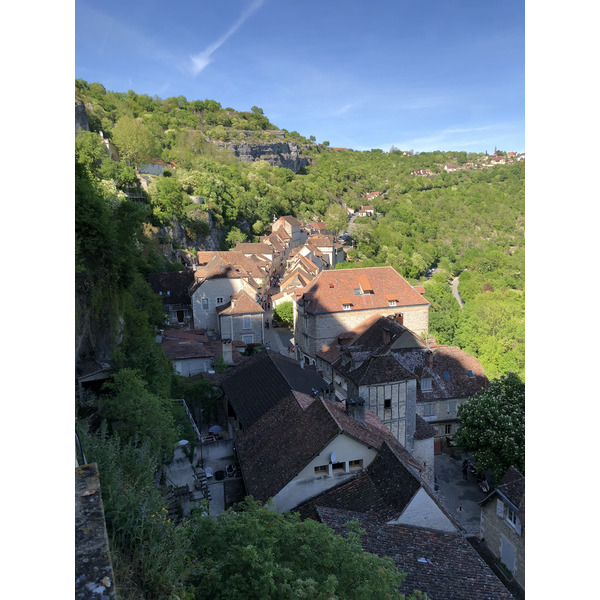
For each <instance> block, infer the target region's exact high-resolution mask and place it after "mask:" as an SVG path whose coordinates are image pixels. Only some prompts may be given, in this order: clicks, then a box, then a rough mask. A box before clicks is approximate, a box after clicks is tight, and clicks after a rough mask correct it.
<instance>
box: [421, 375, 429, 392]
mask: <svg viewBox="0 0 600 600" xmlns="http://www.w3.org/2000/svg"><path fill="white" fill-rule="evenodd" d="M421 391H422V392H430V391H431V377H423V378H422V379H421Z"/></svg>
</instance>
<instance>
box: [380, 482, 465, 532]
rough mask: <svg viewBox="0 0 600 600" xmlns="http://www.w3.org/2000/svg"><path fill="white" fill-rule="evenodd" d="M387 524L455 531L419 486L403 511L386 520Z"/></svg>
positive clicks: (448, 520) (450, 522)
mask: <svg viewBox="0 0 600 600" xmlns="http://www.w3.org/2000/svg"><path fill="white" fill-rule="evenodd" d="M388 524H390V525H415V526H416V527H425V528H427V529H435V530H437V531H457V529H456V527H455V526H454V525H453V524H452V521H450V519H449V518H448V517H447V516H446V515H445V514H444V513H443V512H442V510H441V509H440V507H439V506H438V505H437V504H436V503H435V502H434V501H433V499H432V498H431V496H430V495H429V494H428V493H427V492H426V491H425V490H424V489H423V488H419V490H418V492H417V493H416V494H415V495H414V497H413V499H412V500H411V501H410V503H409V505H408V506H407V507H406V508H405V510H404V512H403V513H402V514H401V515H400V516H399V517H398V518H397V519H393V520H391V521H388Z"/></svg>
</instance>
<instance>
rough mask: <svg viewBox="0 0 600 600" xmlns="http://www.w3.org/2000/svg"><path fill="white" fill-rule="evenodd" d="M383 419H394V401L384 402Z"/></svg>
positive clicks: (389, 399) (388, 399) (387, 400)
mask: <svg viewBox="0 0 600 600" xmlns="http://www.w3.org/2000/svg"><path fill="white" fill-rule="evenodd" d="M383 418H384V419H391V418H392V399H391V398H386V399H385V400H384V401H383Z"/></svg>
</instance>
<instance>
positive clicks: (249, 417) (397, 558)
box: [76, 139, 525, 600]
mask: <svg viewBox="0 0 600 600" xmlns="http://www.w3.org/2000/svg"><path fill="white" fill-rule="evenodd" d="M103 144H104V146H105V147H106V149H107V151H108V152H109V154H110V153H113V154H114V155H115V158H118V155H117V154H116V149H115V148H113V147H112V146H111V143H110V142H109V140H108V139H103ZM331 150H333V151H343V150H344V149H331ZM524 158H525V155H524V154H520V155H517V154H515V153H511V152H509V153H496V152H495V153H494V155H493V156H487V155H486V156H483V157H479V158H478V159H477V160H475V161H473V162H469V161H468V162H466V163H464V164H461V165H458V164H444V165H440V166H439V168H436V169H435V171H436V172H434V171H433V170H432V169H420V170H418V171H414V172H413V173H412V175H414V176H422V177H429V176H431V177H433V176H435V175H437V174H438V172H437V171H439V173H444V172H445V173H452V172H455V171H457V170H469V169H479V168H487V167H492V166H495V165H497V164H510V163H511V162H515V161H523V160H524ZM177 168H178V166H177V164H176V163H175V162H172V161H170V162H164V161H162V160H160V159H153V160H149V161H148V162H147V163H145V164H141V165H140V166H139V168H138V169H137V170H136V176H137V179H138V180H139V182H140V185H139V186H137V185H136V186H133V187H131V188H129V189H128V190H127V192H126V193H125V194H124V196H125V197H126V198H127V199H129V200H132V201H133V202H138V201H139V200H140V198H142V197H143V196H144V192H143V191H142V190H147V189H148V184H149V182H150V181H151V180H152V177H155V176H160V175H162V174H164V172H165V171H167V172H169V171H175V170H177ZM420 181H421V182H423V181H424V180H420ZM386 183H387V182H386ZM380 190H381V191H369V192H366V193H365V194H364V198H363V203H362V205H361V206H360V208H358V209H356V210H354V209H352V208H350V207H348V206H347V205H346V204H345V203H343V202H340V205H341V206H342V207H343V208H344V210H345V212H346V214H347V216H348V225H347V228H346V230H345V231H343V232H339V231H338V232H337V234H336V232H333V231H330V230H329V229H328V228H327V225H326V224H325V222H323V221H320V220H312V221H309V220H301V219H299V218H297V217H295V216H292V215H285V216H280V217H278V218H277V217H275V216H274V218H273V221H272V222H271V223H270V224H269V227H268V229H269V230H270V231H268V232H265V235H260V236H257V237H256V238H254V239H255V240H257V241H254V242H238V243H236V244H235V245H234V246H233V247H232V248H231V249H230V250H210V249H201V250H195V251H193V252H192V251H190V249H189V248H188V249H187V250H186V251H182V250H177V251H176V252H175V256H176V257H177V259H178V260H179V262H180V263H181V264H180V265H178V266H179V267H182V270H177V271H173V270H171V271H162V272H154V273H149V274H148V275H147V277H146V280H147V283H148V284H149V286H150V288H151V290H152V293H153V294H154V296H155V297H156V298H159V299H160V300H161V302H162V307H163V309H164V314H165V321H164V324H163V327H162V328H161V329H159V330H158V331H157V335H156V344H157V345H158V346H159V347H160V349H161V350H162V353H163V355H164V357H165V358H166V359H167V360H168V361H170V363H171V364H172V366H173V369H174V371H175V372H176V373H177V374H178V375H180V376H181V377H184V378H187V379H189V380H190V381H194V382H198V381H200V382H203V383H206V384H207V386H208V387H210V389H211V390H212V393H213V399H214V403H213V404H212V405H211V406H210V408H206V407H205V408H200V406H191V405H190V406H188V404H187V403H186V402H185V400H183V399H178V400H176V403H177V404H178V406H181V407H182V409H183V410H184V411H185V415H186V418H187V420H188V421H189V424H190V427H191V431H193V438H191V439H182V440H180V442H179V443H178V444H177V446H176V448H175V451H174V457H173V460H172V462H171V463H170V464H169V465H167V466H166V467H165V469H164V472H163V477H162V479H161V483H162V484H163V485H164V486H165V489H166V490H167V491H166V494H165V496H164V502H165V504H166V505H167V506H168V518H169V519H170V520H173V521H177V520H181V519H182V518H183V517H185V516H188V515H189V514H190V513H191V511H192V510H193V509H194V508H199V507H200V509H201V510H203V511H205V514H206V515H207V516H208V515H210V516H211V517H212V518H215V519H216V518H217V517H218V515H219V514H221V513H223V512H224V511H226V510H227V509H229V508H235V507H236V506H237V505H238V504H239V503H241V502H242V501H243V499H244V498H245V497H246V496H248V495H249V496H252V497H253V498H254V499H255V500H258V501H260V502H263V503H270V504H269V505H270V507H271V508H272V510H274V511H278V512H280V513H288V512H297V513H299V514H300V515H301V517H302V519H313V520H316V521H319V522H321V523H324V524H326V525H327V526H329V527H330V528H331V529H333V530H334V531H335V532H336V533H338V534H340V535H342V534H344V533H346V532H347V523H348V521H351V520H354V521H357V522H358V523H360V526H361V528H362V529H363V530H364V532H365V533H364V535H363V537H362V547H363V549H364V550H365V551H367V552H373V553H375V554H377V555H379V556H388V557H390V558H391V559H392V560H393V562H394V564H395V565H396V567H397V568H398V569H399V570H400V571H403V572H405V573H406V574H407V578H406V580H405V582H404V584H403V586H402V588H401V592H402V593H404V594H407V595H408V594H410V593H411V592H412V591H413V590H414V589H418V590H421V591H422V592H424V593H427V594H428V597H430V598H433V599H435V600H441V599H444V598H448V600H450V599H451V598H457V597H460V598H469V599H473V600H475V599H477V600H479V599H481V600H484V599H488V598H494V599H496V598H497V599H500V598H513V597H517V598H522V597H524V581H525V566H524V536H525V529H524V523H525V509H524V485H525V484H524V476H523V475H522V474H521V473H519V472H518V471H517V470H516V469H515V468H511V469H510V470H509V471H508V472H507V473H506V474H505V475H504V477H503V478H502V479H501V480H500V481H495V482H494V481H492V480H491V477H490V474H489V473H485V474H483V473H476V472H475V470H474V465H473V464H472V463H471V462H470V461H471V459H472V457H471V456H469V455H467V454H461V453H460V452H459V451H458V449H457V448H456V444H455V443H454V441H453V436H454V434H456V432H457V429H458V426H459V419H458V409H459V407H460V406H461V405H462V404H464V403H465V402H467V401H468V400H469V399H470V398H472V397H474V396H476V395H477V394H478V393H480V392H482V391H484V390H486V389H487V388H488V386H489V381H488V377H487V376H486V373H485V372H484V369H483V367H482V365H481V363H480V362H479V360H478V359H477V358H475V357H474V356H471V355H470V354H469V353H467V352H465V351H464V350H462V349H460V348H458V347H456V346H452V345H446V344H442V343H438V341H437V340H436V338H435V337H434V336H432V335H430V331H429V319H430V302H429V301H428V300H427V299H426V298H425V296H424V293H425V289H424V287H423V286H422V285H411V284H410V283H409V282H408V281H407V280H406V279H405V278H404V277H402V276H401V275H400V274H399V273H398V272H397V271H396V270H395V269H394V268H393V267H392V266H377V267H363V268H347V266H348V265H347V256H348V252H350V251H351V250H352V249H353V247H354V246H355V241H354V239H353V227H354V221H355V220H356V218H369V219H372V220H374V221H375V220H376V219H377V218H378V216H379V215H378V214H377V212H376V210H375V209H374V207H373V204H372V203H375V204H376V202H373V201H376V199H381V197H385V196H386V191H385V190H384V189H383V188H380ZM189 199H190V201H191V202H192V203H193V204H195V205H203V204H204V202H205V199H204V198H203V197H200V196H189ZM208 247H211V246H208ZM212 247H214V245H213V246H212ZM217 247H218V246H217ZM340 266H342V267H343V268H339V267H340ZM336 267H338V268H336ZM285 305H288V306H290V307H291V315H292V316H291V319H290V322H289V323H288V322H286V321H285V320H282V318H281V317H280V316H279V310H280V309H282V307H284V306H285ZM112 370H113V369H112V365H111V364H110V363H109V362H106V361H105V360H100V359H98V360H95V359H94V358H90V357H88V358H86V359H82V360H80V361H78V363H77V365H76V373H77V375H76V379H77V381H76V383H77V393H78V398H79V400H81V401H82V403H83V400H82V399H83V398H84V397H86V395H87V394H88V393H90V394H91V395H93V393H94V392H98V390H99V389H100V386H101V385H102V384H103V383H104V382H106V381H107V380H108V379H109V378H110V376H111V373H112ZM83 463H84V464H85V461H83ZM467 465H468V467H469V468H467ZM89 469H91V470H89ZM89 469H88V466H87V465H86V468H85V469H84V468H83V467H81V468H80V470H81V474H82V475H85V476H86V477H88V478H90V479H91V480H94V478H95V479H96V480H97V478H98V473H97V472H95V471H94V470H93V467H89ZM461 470H462V474H461ZM486 477H487V479H486ZM100 479H102V477H100ZM88 485H89V486H90V487H91V486H92V484H91V483H89V484H88ZM94 485H97V484H94ZM97 508H98V507H94V509H95V511H96V512H95V513H94V515H95V516H94V517H93V518H95V519H98V518H100V517H99V516H98V514H97V513H98V510H97ZM163 510H165V512H166V511H167V508H166V507H165V508H164V509H163ZM79 512H80V511H79V508H78V515H79ZM84 512H85V511H83V509H82V511H81V514H82V517H81V519H82V520H81V523H80V524H81V527H80V528H79V529H85V527H84V525H85V519H86V516H85V514H84ZM78 523H79V522H78ZM79 529H78V531H79ZM98 535H99V536H100V537H101V536H102V533H101V532H100V533H99V534H98ZM78 545H79V542H78ZM83 546H84V545H82V547H83ZM105 550H106V556H105V557H104V558H105V559H106V560H104V561H103V562H102V566H101V567H98V568H101V569H102V570H103V572H106V573H107V577H108V573H109V571H110V567H109V566H108V567H107V561H108V563H109V562H110V557H109V549H108V548H105ZM93 557H94V558H93V559H89V560H92V561H96V560H98V553H97V552H96V554H94V555H93ZM86 560H88V559H87V558H86ZM94 564H95V563H94ZM90 577H92V576H91V575H90ZM113 589H114V588H113Z"/></svg>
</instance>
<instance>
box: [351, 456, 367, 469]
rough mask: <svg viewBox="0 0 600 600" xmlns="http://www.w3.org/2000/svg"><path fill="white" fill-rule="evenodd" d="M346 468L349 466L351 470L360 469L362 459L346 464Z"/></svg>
mask: <svg viewBox="0 0 600 600" xmlns="http://www.w3.org/2000/svg"><path fill="white" fill-rule="evenodd" d="M348 466H349V467H350V468H351V469H362V466H363V461H362V458H361V459H360V460H351V461H350V462H349V463H348Z"/></svg>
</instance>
